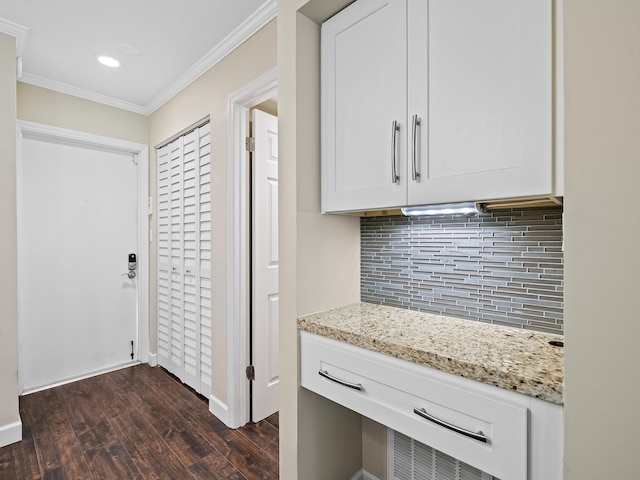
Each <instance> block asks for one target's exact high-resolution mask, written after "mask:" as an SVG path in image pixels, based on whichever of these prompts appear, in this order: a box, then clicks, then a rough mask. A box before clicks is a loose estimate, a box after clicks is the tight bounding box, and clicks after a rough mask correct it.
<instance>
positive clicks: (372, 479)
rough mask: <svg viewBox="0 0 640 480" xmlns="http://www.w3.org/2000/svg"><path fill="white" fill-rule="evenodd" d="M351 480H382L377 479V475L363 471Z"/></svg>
mask: <svg viewBox="0 0 640 480" xmlns="http://www.w3.org/2000/svg"><path fill="white" fill-rule="evenodd" d="M351 480H380V479H379V478H378V477H376V476H375V475H373V474H371V473H369V472H367V471H366V470H364V469H362V470H360V471H359V472H358V473H356V474H355V475H354V476H353V477H352V478H351Z"/></svg>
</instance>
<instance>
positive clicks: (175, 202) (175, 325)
mask: <svg viewBox="0 0 640 480" xmlns="http://www.w3.org/2000/svg"><path fill="white" fill-rule="evenodd" d="M169 155H170V157H171V233H170V238H171V249H170V266H171V271H170V278H171V283H170V285H171V288H170V303H171V305H170V320H171V321H170V327H171V328H170V343H171V354H170V356H169V365H168V367H166V368H167V369H168V370H169V371H170V372H171V373H173V374H174V375H175V376H176V377H178V378H179V379H181V380H183V379H184V361H183V357H184V320H183V287H184V285H183V282H182V248H183V247H182V243H183V242H182V227H183V215H182V185H183V184H182V138H179V139H178V140H176V141H175V142H173V143H172V144H171V145H170V149H169ZM183 381H184V380H183Z"/></svg>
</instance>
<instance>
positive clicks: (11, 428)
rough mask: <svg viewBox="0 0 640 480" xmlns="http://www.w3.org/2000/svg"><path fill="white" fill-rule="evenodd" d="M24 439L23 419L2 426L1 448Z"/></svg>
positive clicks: (0, 434)
mask: <svg viewBox="0 0 640 480" xmlns="http://www.w3.org/2000/svg"><path fill="white" fill-rule="evenodd" d="M20 440H22V421H21V420H18V421H17V422H13V423H8V424H7V425H3V426H2V427H0V448H2V447H6V446H7V445H11V444H12V443H16V442H19V441H20Z"/></svg>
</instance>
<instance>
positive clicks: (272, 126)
mask: <svg viewBox="0 0 640 480" xmlns="http://www.w3.org/2000/svg"><path fill="white" fill-rule="evenodd" d="M252 119H253V136H254V138H255V149H254V153H253V210H252V218H253V228H252V232H253V239H252V245H253V247H252V249H253V256H252V258H253V262H252V284H253V291H252V297H253V308H252V315H251V330H252V333H251V338H252V342H251V345H252V348H251V353H252V357H251V359H252V363H253V366H254V372H255V380H254V382H253V389H252V397H251V399H252V403H251V408H252V410H251V411H252V415H251V420H252V421H254V422H258V421H260V420H262V419H263V418H266V417H268V416H269V415H271V414H272V413H275V412H277V411H278V388H279V378H280V367H279V363H278V307H279V302H278V300H279V298H278V118H277V117H274V116H273V115H269V114H268V113H265V112H261V111H259V110H253V114H252Z"/></svg>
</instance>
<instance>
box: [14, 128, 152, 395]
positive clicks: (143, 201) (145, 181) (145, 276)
mask: <svg viewBox="0 0 640 480" xmlns="http://www.w3.org/2000/svg"><path fill="white" fill-rule="evenodd" d="M16 133H17V144H16V147H17V148H16V191H17V221H18V225H17V240H18V255H17V262H18V279H17V280H18V391H19V393H20V394H22V393H23V391H24V383H23V378H22V369H21V368H20V365H23V364H24V358H23V355H24V349H23V348H22V339H23V332H22V311H23V309H22V302H23V288H22V279H23V275H24V272H23V265H22V252H21V250H22V249H21V245H22V237H23V231H22V218H23V212H22V200H21V199H22V188H23V166H24V158H23V141H24V137H25V134H26V135H34V136H38V137H41V138H44V139H51V140H53V141H58V142H60V141H62V142H67V143H71V144H76V145H81V146H82V145H85V146H89V147H98V148H106V149H108V150H111V151H116V152H121V153H126V154H131V155H133V158H134V162H135V163H136V165H137V167H138V179H137V180H138V188H137V190H138V192H137V198H138V200H137V210H138V232H137V236H138V273H137V278H138V289H137V293H138V299H137V318H136V323H137V330H138V362H142V363H147V362H148V361H149V357H150V353H149V215H150V207H149V147H148V146H147V145H144V144H141V143H134V142H129V141H126V140H120V139H117V138H111V137H105V136H101V135H94V134H91V133H85V132H80V131H77V130H70V129H67V128H61V127H54V126H51V125H44V124H40V123H35V122H28V121H25V120H17V122H16ZM74 380H77V379H74ZM61 383H67V382H61Z"/></svg>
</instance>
